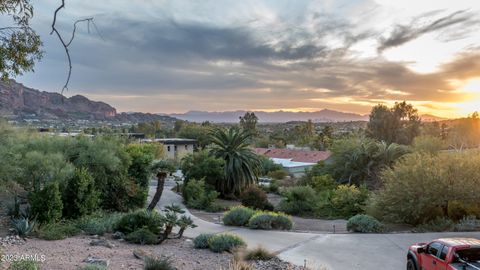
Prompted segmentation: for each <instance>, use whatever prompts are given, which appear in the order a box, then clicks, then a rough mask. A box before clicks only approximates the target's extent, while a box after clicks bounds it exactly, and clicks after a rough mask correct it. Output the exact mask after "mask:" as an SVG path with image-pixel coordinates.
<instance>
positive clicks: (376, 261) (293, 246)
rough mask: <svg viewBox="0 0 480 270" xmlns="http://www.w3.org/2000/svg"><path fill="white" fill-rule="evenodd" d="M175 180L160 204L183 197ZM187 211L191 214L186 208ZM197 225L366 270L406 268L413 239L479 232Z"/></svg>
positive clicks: (295, 256) (327, 265) (319, 263)
mask: <svg viewBox="0 0 480 270" xmlns="http://www.w3.org/2000/svg"><path fill="white" fill-rule="evenodd" d="M173 186H174V182H173V181H167V183H166V186H165V190H164V192H163V195H162V198H161V200H160V202H159V204H158V206H157V207H158V208H159V209H161V208H162V207H163V206H165V205H168V204H171V203H177V204H182V198H181V197H180V196H179V195H177V194H175V193H174V192H172V191H171V190H170V189H171V188H172V187H173ZM154 189H155V183H152V187H151V189H150V196H153V193H154ZM187 214H188V215H191V214H190V213H189V212H187ZM191 216H192V218H193V219H194V220H195V224H197V225H198V227H197V228H195V229H190V230H187V231H186V232H185V236H187V237H195V236H197V235H199V234H200V233H221V232H227V231H228V232H232V233H235V234H237V235H239V236H241V237H242V238H243V239H245V241H246V242H247V243H248V246H249V247H255V246H257V245H262V246H264V247H266V248H268V249H269V250H271V251H274V252H276V253H278V256H279V257H280V258H281V259H283V260H286V261H289V262H292V263H294V264H298V265H304V263H305V262H306V264H307V266H309V267H311V268H312V269H329V270H356V269H358V270H363V269H372V270H374V269H383V270H402V269H405V263H406V259H405V257H406V252H407V249H408V246H410V245H411V244H412V243H417V242H426V241H429V240H432V239H436V238H444V237H453V236H456V237H460V236H461V237H475V238H480V232H478V233H477V232H476V233H422V234H412V233H408V234H315V233H295V232H282V231H258V230H249V229H245V228H238V227H227V226H223V225H220V224H214V223H211V222H207V221H204V220H201V219H199V218H197V217H195V216H193V215H191Z"/></svg>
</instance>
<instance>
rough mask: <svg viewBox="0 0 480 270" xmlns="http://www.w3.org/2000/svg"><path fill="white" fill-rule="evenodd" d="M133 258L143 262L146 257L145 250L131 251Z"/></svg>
mask: <svg viewBox="0 0 480 270" xmlns="http://www.w3.org/2000/svg"><path fill="white" fill-rule="evenodd" d="M133 256H135V258H137V259H140V260H145V258H146V257H148V254H147V252H145V250H143V249H139V248H137V249H135V250H134V251H133Z"/></svg>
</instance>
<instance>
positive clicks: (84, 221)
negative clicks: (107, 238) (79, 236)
mask: <svg viewBox="0 0 480 270" xmlns="http://www.w3.org/2000/svg"><path fill="white" fill-rule="evenodd" d="M121 218H122V214H119V213H111V214H105V213H98V214H95V215H91V216H87V217H83V218H81V219H79V220H77V221H76V225H77V227H78V228H80V229H81V230H83V231H84V232H85V233H86V234H90V235H103V234H105V233H112V232H113V231H114V229H115V226H116V224H117V223H118V222H119V220H120V219H121Z"/></svg>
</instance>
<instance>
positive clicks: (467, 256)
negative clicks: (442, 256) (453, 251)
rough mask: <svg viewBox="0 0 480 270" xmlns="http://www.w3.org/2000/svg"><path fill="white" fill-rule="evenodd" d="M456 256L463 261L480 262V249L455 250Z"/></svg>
mask: <svg viewBox="0 0 480 270" xmlns="http://www.w3.org/2000/svg"><path fill="white" fill-rule="evenodd" d="M457 254H458V256H459V257H460V258H461V259H462V260H464V261H469V262H476V261H480V247H477V248H468V249H462V250H457Z"/></svg>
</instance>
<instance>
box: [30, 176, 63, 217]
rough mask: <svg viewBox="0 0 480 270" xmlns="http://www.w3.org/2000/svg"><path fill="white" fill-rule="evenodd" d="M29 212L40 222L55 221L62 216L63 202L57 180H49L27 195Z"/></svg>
mask: <svg viewBox="0 0 480 270" xmlns="http://www.w3.org/2000/svg"><path fill="white" fill-rule="evenodd" d="M29 202H30V205H31V212H32V215H33V216H34V217H36V219H37V221H38V222H40V223H50V222H57V221H59V220H60V218H61V217H62V210H63V203H62V195H61V193H60V188H59V185H58V183H57V182H50V183H48V184H47V185H45V187H44V188H43V189H42V190H40V191H36V192H32V193H31V194H30V196H29Z"/></svg>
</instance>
